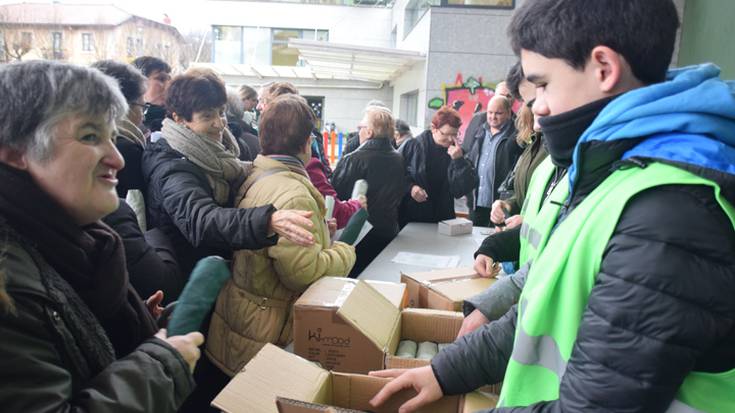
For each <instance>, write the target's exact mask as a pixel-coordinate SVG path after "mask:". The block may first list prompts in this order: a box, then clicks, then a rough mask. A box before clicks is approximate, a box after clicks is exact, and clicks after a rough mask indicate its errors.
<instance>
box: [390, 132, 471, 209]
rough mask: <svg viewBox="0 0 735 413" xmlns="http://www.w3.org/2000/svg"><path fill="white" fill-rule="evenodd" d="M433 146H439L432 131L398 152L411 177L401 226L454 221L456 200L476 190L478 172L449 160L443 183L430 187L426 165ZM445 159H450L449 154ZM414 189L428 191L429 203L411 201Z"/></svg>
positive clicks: (467, 164) (463, 161)
mask: <svg viewBox="0 0 735 413" xmlns="http://www.w3.org/2000/svg"><path fill="white" fill-rule="evenodd" d="M432 146H436V143H434V139H433V138H432V136H431V130H426V131H424V132H422V133H421V134H420V135H419V136H417V137H416V138H414V139H409V140H407V141H405V142H404V144H403V145H401V147H400V149H399V153H400V154H401V155H402V156H403V162H404V164H405V166H406V171H407V174H408V182H407V183H406V189H405V196H404V197H403V202H402V203H401V223H408V222H439V221H443V220H445V219H451V218H454V217H455V214H454V199H455V198H461V197H462V196H464V195H466V194H468V193H470V192H472V190H473V189H475V187H477V173H476V172H475V168H473V167H472V164H470V162H469V161H468V160H467V159H466V158H464V157H461V158H459V159H451V160H448V163H449V167H448V168H447V170H446V171H445V173H443V177H442V178H443V179H442V181H441V182H432V183H430V182H429V174H428V171H427V165H428V164H429V163H428V157H429V156H430V155H431V147H432ZM443 156H445V157H446V158H448V159H449V158H450V157H449V154H447V153H446V152H445V153H444V154H443ZM414 185H418V186H420V187H421V188H423V189H424V190H426V191H427V193H428V195H429V198H428V199H427V200H426V202H421V203H419V202H416V201H415V200H414V199H413V198H412V197H411V188H412V187H413V186H414Z"/></svg>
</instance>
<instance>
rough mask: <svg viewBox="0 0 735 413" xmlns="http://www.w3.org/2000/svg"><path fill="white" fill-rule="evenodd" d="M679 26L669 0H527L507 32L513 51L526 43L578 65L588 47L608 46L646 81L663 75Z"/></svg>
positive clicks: (582, 63) (583, 62)
mask: <svg viewBox="0 0 735 413" xmlns="http://www.w3.org/2000/svg"><path fill="white" fill-rule="evenodd" d="M678 27H679V17H678V14H677V12H676V7H675V6H674V3H673V1H672V0H527V1H525V2H524V3H523V5H522V6H521V7H520V8H519V9H518V10H517V11H516V12H515V14H514V15H513V19H512V20H511V23H510V25H509V26H508V35H509V37H510V39H511V45H512V47H513V50H514V51H515V53H516V54H517V55H520V51H521V49H525V50H528V51H531V52H534V53H538V54H540V55H542V56H544V57H546V58H550V59H554V58H559V59H563V60H565V61H566V62H567V63H568V64H569V65H571V66H572V67H574V68H575V69H578V70H581V69H583V68H584V67H585V65H586V64H587V59H588V57H589V55H590V52H591V51H592V49H593V48H595V47H596V46H607V47H609V48H611V49H613V50H615V51H616V52H618V53H620V54H621V55H622V56H623V57H624V58H625V60H626V61H627V62H628V64H629V65H630V67H631V68H632V70H633V74H634V75H635V77H637V78H638V80H640V81H641V82H643V83H644V84H651V83H657V82H662V81H663V80H664V79H665V78H666V70H667V69H668V67H669V64H670V63H671V57H672V54H673V52H674V41H675V37H676V30H677V28H678Z"/></svg>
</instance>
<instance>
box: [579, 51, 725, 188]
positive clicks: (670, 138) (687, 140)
mask: <svg viewBox="0 0 735 413" xmlns="http://www.w3.org/2000/svg"><path fill="white" fill-rule="evenodd" d="M719 75H720V69H719V68H718V67H717V66H715V65H713V64H709V63H708V64H703V65H699V66H691V67H686V68H681V69H675V70H671V71H669V73H668V75H667V79H666V81H665V82H662V83H657V84H654V85H650V86H647V87H643V88H639V89H635V90H632V91H630V92H627V93H625V94H623V95H621V96H619V97H618V98H616V99H615V100H613V101H612V102H611V103H610V104H609V105H607V106H606V107H605V109H603V110H602V112H600V114H599V116H597V118H596V119H595V120H594V122H592V124H591V125H590V127H589V128H587V130H586V131H585V132H584V133H583V134H582V136H581V137H580V139H579V141H578V142H577V145H576V147H575V149H574V155H573V161H572V166H571V167H570V169H569V180H570V188H574V183H575V180H577V178H578V171H579V162H580V151H581V149H580V147H581V146H583V145H585V144H588V143H590V142H594V141H598V142H605V143H615V142H614V141H622V140H625V139H638V140H640V142H639V143H638V144H637V145H635V146H634V147H633V148H631V149H629V150H628V151H627V152H625V153H624V154H623V155H622V157H621V159H622V160H625V159H630V158H633V157H639V158H649V159H654V160H659V161H663V162H668V163H674V164H678V165H682V166H684V167H685V168H686V169H690V170H694V171H703V170H704V171H708V172H713V173H715V174H717V175H719V176H726V177H727V179H728V180H730V179H733V178H735V84H733V83H731V82H725V81H722V80H720V79H719Z"/></svg>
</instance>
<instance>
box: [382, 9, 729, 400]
mask: <svg viewBox="0 0 735 413" xmlns="http://www.w3.org/2000/svg"><path fill="white" fill-rule="evenodd" d="M572 23H573V24H572ZM677 27H678V17H677V12H676V8H675V6H674V4H673V2H672V1H671V0H637V1H628V2H620V1H617V0H601V1H596V2H588V1H584V0H554V1H552V0H537V1H534V2H527V3H524V4H523V5H522V6H521V7H520V9H519V10H518V11H517V12H516V15H515V16H514V18H513V21H512V23H511V25H510V28H509V31H510V36H511V39H512V43H513V47H514V49H515V51H516V53H519V54H520V56H521V60H522V64H523V70H524V73H525V75H526V77H527V79H528V80H529V81H531V82H532V83H534V84H535V85H536V86H537V97H536V102H535V104H534V106H533V111H534V113H535V115H536V116H539V117H541V118H542V119H540V124H541V126H542V129H543V132H544V136H545V138H546V142H547V146H548V149H549V155H550V158H551V160H552V161H553V163H554V164H556V165H561V166H567V167H568V173H567V178H566V179H564V180H562V181H561V182H559V183H558V185H557V186H556V187H554V188H551V187H550V188H549V189H548V192H550V196H549V199H548V200H547V201H544V202H543V204H542V205H541V206H540V209H538V208H539V204H535V202H528V203H527V206H529V208H528V209H527V210H526V212H528V211H529V210H530V211H531V215H532V216H534V217H533V218H534V219H532V220H529V221H530V222H529V223H528V225H527V224H526V222H525V215H524V228H525V231H521V234H520V235H521V240H522V243H521V245H522V255H526V257H533V264H532V265H531V267H530V270H529V273H528V277H527V281H526V284H525V286H524V289H523V292H522V295H521V298H520V303H521V304H520V307H516V306H514V307H513V308H512V309H511V311H510V312H508V313H507V314H506V315H505V316H503V317H502V318H501V319H500V320H498V321H496V322H493V323H490V324H488V325H486V326H484V327H483V328H480V329H478V330H476V331H475V332H473V333H471V334H468V335H466V336H463V337H462V338H461V339H459V340H458V341H457V342H456V343H455V344H454V345H452V346H450V347H449V348H448V349H447V350H446V351H443V352H442V353H440V354H438V355H437V356H436V357H435V358H434V359H433V360H432V363H431V366H427V367H423V368H420V369H414V370H410V371H409V372H406V373H405V374H401V375H400V377H398V378H397V379H395V380H393V381H392V382H390V384H388V385H387V386H386V387H385V388H384V389H383V391H382V392H381V394H379V395H378V397H376V398H375V399H374V402H375V403H380V402H382V401H383V400H385V397H386V396H388V395H389V394H391V393H393V392H395V391H396V390H398V389H401V388H404V387H414V388H415V389H416V390H417V391H418V392H419V396H418V397H416V398H414V399H412V400H411V401H409V402H407V404H406V405H405V407H407V409H406V410H405V411H411V410H413V409H415V408H417V407H418V406H420V405H423V404H425V403H427V402H429V401H431V400H434V399H437V398H438V397H440V396H441V395H442V394H457V393H464V392H466V391H469V390H471V389H474V388H476V387H479V386H480V385H482V384H485V383H494V382H499V381H501V380H503V391H502V394H501V400H500V408H499V409H497V410H495V411H498V412H510V411H513V412H561V411H564V412H583V411H599V410H601V409H604V410H605V411H625V412H674V411H679V412H695V411H696V412H720V411H735V399H733V397H732V394H733V393H734V392H735V346H734V345H733V343H735V327H734V326H735V324H734V322H733V320H735V302H734V301H733V300H732V297H733V295H735V257H734V256H733V254H732V251H733V250H734V249H735V230H734V228H733V227H734V225H735V224H734V223H735V209H734V208H733V207H732V204H733V202H735V190H734V188H735V168H733V163H732V161H731V160H732V159H735V132H734V131H735V97H734V96H733V93H732V90H731V89H730V88H729V87H728V85H727V84H725V83H724V82H722V81H720V80H719V79H718V76H719V69H718V68H717V67H715V66H713V65H702V66H698V67H692V68H685V69H680V70H676V71H671V72H669V73H668V75H667V73H666V69H667V67H668V65H669V63H670V61H671V55H672V52H673V49H674V41H675V37H676V31H677ZM565 43H568V44H565ZM703 101H706V102H708V103H707V104H706V105H704V104H702V102H703ZM672 102H675V105H673V103H672ZM714 148H717V149H714ZM727 159H730V161H728V160H727ZM553 170H554V168H553V165H552V164H550V163H545V164H542V166H540V167H539V170H537V172H536V173H535V174H534V180H533V181H534V183H533V184H532V189H533V191H531V192H529V194H528V197H527V201H528V200H529V199H530V198H532V197H534V198H535V199H536V200H538V199H540V198H541V197H543V195H544V194H543V193H538V192H537V191H539V192H544V188H545V187H547V186H548V185H547V179H550V177H551V176H552V174H553ZM621 195H623V196H622V197H621ZM613 210H614V213H613V212H612V211H613ZM692 217H696V223H697V225H696V228H695V229H694V230H693V229H692V227H691V226H687V225H682V223H683V222H689V221H690V220H691V218H692ZM524 234H525V235H524ZM551 234H553V237H550V235H551ZM580 240H582V242H580ZM524 251H525V252H524ZM529 251H533V253H532V254H530V255H529ZM573 251H577V252H576V253H575V252H573ZM565 294H567V295H566V296H567V298H568V299H567V300H562V299H561V297H562V296H563V295H565ZM575 294H579V295H576V296H575ZM555 300H556V301H555ZM540 303H545V304H550V305H553V306H554V309H552V307H549V306H548V305H546V306H539V304H540ZM518 308H520V309H521V310H522V311H518V310H517V309H518ZM540 308H543V309H544V310H546V311H547V312H546V313H545V314H543V315H541V318H544V320H541V318H539V315H540V314H539V313H537V310H539V309H540ZM529 329H531V331H529ZM381 375H383V376H391V375H395V372H386V373H382V374H381ZM529 380H533V381H534V382H535V384H534V385H531V384H530V382H529ZM705 383H706V384H705Z"/></svg>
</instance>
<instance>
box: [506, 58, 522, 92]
mask: <svg viewBox="0 0 735 413" xmlns="http://www.w3.org/2000/svg"><path fill="white" fill-rule="evenodd" d="M522 81H523V66H521V62H520V61H518V62H516V64H514V65H513V66H511V68H510V70H508V75H507V76H505V84H506V85H507V86H508V90H509V91H510V94H511V95H513V99H518V100H522V97H521V92H520V86H521V82H522Z"/></svg>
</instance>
